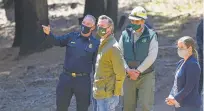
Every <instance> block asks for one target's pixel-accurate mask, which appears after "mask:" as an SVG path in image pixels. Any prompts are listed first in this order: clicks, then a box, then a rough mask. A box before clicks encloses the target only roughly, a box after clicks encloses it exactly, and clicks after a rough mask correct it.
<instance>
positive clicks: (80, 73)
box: [43, 15, 99, 111]
mask: <svg viewBox="0 0 204 111" xmlns="http://www.w3.org/2000/svg"><path fill="white" fill-rule="evenodd" d="M95 22H96V21H95V18H94V17H93V16H91V15H87V16H85V18H84V19H83V21H82V25H81V31H80V32H71V33H68V34H65V35H62V36H58V37H57V36H54V35H53V34H52V33H50V26H43V30H44V32H45V33H46V34H47V35H49V36H51V37H52V38H54V39H55V41H56V42H57V45H59V46H61V47H66V53H65V61H64V68H63V73H62V74H61V75H60V77H59V83H58V85H57V89H56V104H57V111H67V109H68V107H69V105H70V101H71V98H72V95H73V94H74V95H75V97H76V103H77V104H76V105H77V111H88V107H89V104H90V96H91V78H90V73H91V72H92V69H94V66H95V61H96V60H95V58H96V54H97V49H98V45H99V41H98V40H96V39H95V37H93V36H92V31H93V30H94V29H95Z"/></svg>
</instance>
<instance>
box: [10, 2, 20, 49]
mask: <svg viewBox="0 0 204 111" xmlns="http://www.w3.org/2000/svg"><path fill="white" fill-rule="evenodd" d="M22 5H23V0H15V1H14V7H15V22H16V25H15V38H14V42H13V45H12V47H19V46H20V44H21V38H22V31H21V30H22V28H23V27H22V23H23V8H22Z"/></svg>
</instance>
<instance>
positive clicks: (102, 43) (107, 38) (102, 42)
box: [100, 34, 114, 46]
mask: <svg viewBox="0 0 204 111" xmlns="http://www.w3.org/2000/svg"><path fill="white" fill-rule="evenodd" d="M113 38H114V37H113V34H111V35H109V36H108V37H106V38H105V39H104V40H102V39H101V40H100V42H101V44H100V45H101V46H103V45H104V44H105V43H107V42H108V41H110V40H112V39H113Z"/></svg>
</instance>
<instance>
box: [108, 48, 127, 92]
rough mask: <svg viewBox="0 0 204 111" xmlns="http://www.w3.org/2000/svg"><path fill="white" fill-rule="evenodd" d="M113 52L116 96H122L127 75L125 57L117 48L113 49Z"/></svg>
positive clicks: (112, 60)
mask: <svg viewBox="0 0 204 111" xmlns="http://www.w3.org/2000/svg"><path fill="white" fill-rule="evenodd" d="M111 52H112V53H111V62H112V65H113V70H114V73H115V74H116V81H115V89H114V95H122V87H123V82H124V79H125V75H126V71H125V67H124V60H123V55H122V53H121V50H120V49H119V48H117V47H113V48H112V51H111Z"/></svg>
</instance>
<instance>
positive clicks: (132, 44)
mask: <svg viewBox="0 0 204 111" xmlns="http://www.w3.org/2000/svg"><path fill="white" fill-rule="evenodd" d="M129 19H130V21H131V24H130V25H129V26H128V27H127V28H126V30H124V31H123V32H122V35H121V38H120V40H119V44H120V47H121V49H122V51H123V55H124V59H125V61H126V64H125V68H126V71H127V78H126V79H125V82H124V111H135V108H136V105H137V103H139V104H140V105H141V107H142V111H153V103H154V88H155V73H154V68H153V64H154V62H155V60H156V58H157V54H158V41H157V34H156V32H155V31H153V30H151V29H149V28H148V26H146V25H145V20H146V19H147V13H146V10H145V9H144V8H143V7H140V6H139V7H136V8H134V9H133V10H132V12H131V14H130V15H129ZM133 70H134V71H133ZM135 72H136V73H135ZM137 98H139V102H137Z"/></svg>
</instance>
